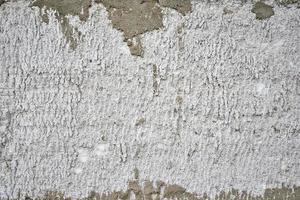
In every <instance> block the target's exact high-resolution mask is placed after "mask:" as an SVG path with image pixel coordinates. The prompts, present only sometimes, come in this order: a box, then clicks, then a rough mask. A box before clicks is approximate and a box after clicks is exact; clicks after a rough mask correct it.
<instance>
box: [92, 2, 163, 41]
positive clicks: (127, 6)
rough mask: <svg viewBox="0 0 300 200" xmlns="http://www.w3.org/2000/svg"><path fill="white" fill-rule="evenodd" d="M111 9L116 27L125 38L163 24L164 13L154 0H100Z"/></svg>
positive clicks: (154, 28) (111, 17)
mask: <svg viewBox="0 0 300 200" xmlns="http://www.w3.org/2000/svg"><path fill="white" fill-rule="evenodd" d="M96 2H99V3H102V4H103V5H104V6H105V7H106V8H107V10H108V11H109V18H110V19H111V21H112V24H113V26H114V27H115V28H116V29H119V30H121V31H122V32H123V33H124V37H125V40H127V39H130V38H133V37H135V36H137V35H140V34H142V33H144V32H147V31H152V30H156V29H159V28H161V27H162V26H163V23H162V13H161V9H160V8H159V6H158V5H157V4H156V2H155V1H154V0H149V1H143V0H123V1H120V0H98V1H96Z"/></svg>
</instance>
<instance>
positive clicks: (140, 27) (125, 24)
mask: <svg viewBox="0 0 300 200" xmlns="http://www.w3.org/2000/svg"><path fill="white" fill-rule="evenodd" d="M96 2H97V3H102V4H103V5H104V6H105V7H106V8H107V10H108V12H109V18H110V20H111V21H112V24H113V27H114V28H116V29H118V30H121V31H122V32H123V33H124V38H125V41H127V44H128V46H129V49H130V52H131V54H132V55H135V56H142V55H143V49H142V45H141V42H138V43H137V44H136V45H134V44H132V42H131V41H130V40H132V39H133V38H134V37H136V36H138V35H140V34H143V33H145V32H148V31H153V30H157V29H159V28H162V27H163V16H162V12H161V8H160V6H159V5H161V6H164V7H169V8H173V9H175V10H177V11H178V12H180V13H181V14H183V15H186V14H187V13H188V12H190V11H191V8H192V5H191V2H190V0H188V1H183V0H172V1H165V0H161V1H159V2H158V3H159V4H158V3H157V1H156V0H122V1H120V0H96ZM128 40H129V42H128Z"/></svg>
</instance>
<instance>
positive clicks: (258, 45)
mask: <svg viewBox="0 0 300 200" xmlns="http://www.w3.org/2000/svg"><path fill="white" fill-rule="evenodd" d="M270 5H272V6H273V9H274V13H275V14H274V15H273V16H272V17H270V18H268V20H257V19H256V18H255V14H254V13H252V12H251V9H252V8H253V4H252V3H245V4H244V5H240V3H234V2H233V1H232V2H228V3H226V4H225V5H224V3H222V4H221V3H217V2H215V3H211V4H208V3H206V2H196V1H194V2H193V6H192V12H191V13H190V14H187V15H185V16H183V15H181V14H179V13H178V12H177V11H175V10H173V9H163V12H164V18H163V23H164V27H163V28H162V29H160V30H153V31H151V32H146V33H144V34H143V35H141V36H140V40H141V42H142V43H143V46H144V50H143V51H144V52H143V58H140V57H135V56H132V55H131V54H130V51H129V49H128V47H127V44H126V43H124V42H123V36H122V32H121V31H119V30H116V29H115V28H114V27H113V25H112V23H111V21H110V20H109V18H108V12H107V11H106V9H105V8H104V6H103V5H101V4H98V5H93V6H92V7H91V8H90V10H89V13H90V17H89V18H87V21H86V22H82V21H80V20H79V18H78V17H69V23H70V24H71V25H72V26H73V27H76V28H77V29H78V31H80V32H81V34H82V35H81V42H80V43H78V46H77V48H76V49H74V51H70V45H69V44H68V43H67V39H66V37H65V36H64V34H63V33H62V32H61V30H60V22H58V19H57V17H56V16H55V14H54V12H53V11H48V12H49V13H48V14H49V23H48V24H46V23H43V22H42V20H41V15H40V10H39V9H38V8H32V7H29V4H28V3H26V2H25V3H24V2H23V1H18V2H10V3H7V4H4V5H2V6H1V9H0V72H1V73H0V134H1V137H0V138H1V141H0V153H1V154H0V197H1V198H17V197H18V196H21V197H24V196H25V195H29V196H31V197H34V196H38V195H42V194H44V193H45V192H46V191H47V190H51V191H59V192H64V193H65V194H66V196H71V197H86V196H88V194H89V192H90V191H96V192H99V193H103V192H108V191H121V190H126V189H127V185H128V182H129V180H132V178H133V177H132V174H133V171H134V169H135V168H137V169H138V170H139V172H140V174H139V177H140V180H150V181H155V180H163V181H164V182H165V183H166V184H170V185H175V184H176V185H180V186H181V187H182V188H184V189H186V191H187V192H190V193H197V194H204V193H207V195H209V196H213V195H215V194H219V193H220V192H221V191H228V190H231V189H232V188H235V189H237V190H239V191H243V190H245V191H248V192H251V195H262V194H263V193H264V191H265V189H266V188H276V187H281V186H282V184H284V185H286V186H293V185H297V186H299V185H300V147H299V146H300V145H299V144H300V103H299V102H300V68H299V64H300V49H299V48H300V46H299V44H300V35H299V32H300V9H296V8H294V7H292V8H287V7H285V6H277V5H276V4H270ZM225 7H226V8H227V9H228V10H230V11H232V12H231V13H228V14H226V15H225V14H224V8H225Z"/></svg>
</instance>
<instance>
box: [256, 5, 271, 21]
mask: <svg viewBox="0 0 300 200" xmlns="http://www.w3.org/2000/svg"><path fill="white" fill-rule="evenodd" d="M251 12H253V13H255V14H256V19H259V20H263V19H267V18H270V17H271V16H273V15H274V11H273V7H272V6H269V5H267V4H265V3H263V2H256V3H255V4H254V6H253V8H252V10H251Z"/></svg>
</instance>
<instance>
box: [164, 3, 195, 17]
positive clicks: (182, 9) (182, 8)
mask: <svg viewBox="0 0 300 200" xmlns="http://www.w3.org/2000/svg"><path fill="white" fill-rule="evenodd" d="M159 4H160V5H161V6H164V7H169V8H173V9H175V10H177V11H178V12H179V13H181V14H182V15H186V14H188V13H189V12H191V10H192V4H191V1H190V0H159Z"/></svg>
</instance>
